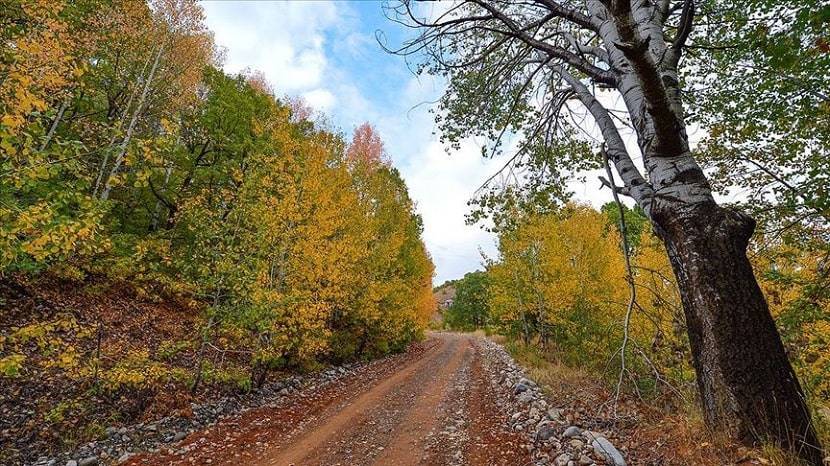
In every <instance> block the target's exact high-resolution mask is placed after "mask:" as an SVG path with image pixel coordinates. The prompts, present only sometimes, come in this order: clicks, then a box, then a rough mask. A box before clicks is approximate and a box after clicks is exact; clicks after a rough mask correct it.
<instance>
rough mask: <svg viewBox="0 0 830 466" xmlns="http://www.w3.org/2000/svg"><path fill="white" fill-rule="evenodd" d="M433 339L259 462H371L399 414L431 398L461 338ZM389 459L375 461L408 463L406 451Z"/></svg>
mask: <svg viewBox="0 0 830 466" xmlns="http://www.w3.org/2000/svg"><path fill="white" fill-rule="evenodd" d="M439 341H440V342H441V343H440V346H439V347H438V348H437V349H436V350H434V351H430V352H429V353H428V354H426V355H425V356H424V357H423V358H422V359H421V360H419V361H418V362H416V363H414V364H411V365H409V366H407V367H405V368H403V369H401V370H399V371H398V372H397V373H396V374H394V375H393V376H392V377H390V378H389V379H386V380H384V381H383V382H381V383H379V384H378V385H376V386H374V387H372V388H371V389H370V390H369V391H368V392H366V393H364V394H363V395H361V396H360V397H359V398H357V399H356V400H355V401H354V402H353V403H351V404H350V405H348V406H346V407H344V408H343V409H342V410H341V411H339V412H338V413H336V414H334V415H333V416H332V417H331V418H329V419H327V420H326V422H325V423H324V424H323V425H320V426H318V427H317V428H315V429H313V430H311V431H307V432H305V433H302V434H300V435H297V436H296V437H295V439H294V440H292V441H291V446H290V447H289V448H288V449H286V450H284V451H278V452H276V453H275V454H274V456H272V457H270V458H267V459H266V460H264V461H263V462H261V463H260V464H262V465H268V466H284V465H292V464H296V465H300V464H302V465H318V464H319V465H323V464H325V465H334V464H348V465H362V464H366V465H368V464H373V462H375V458H377V457H378V456H380V455H385V450H386V449H387V445H388V444H389V443H390V442H391V441H392V439H393V438H394V437H396V436H397V435H398V433H399V430H400V429H401V428H402V427H403V426H405V425H406V422H405V421H404V418H405V417H406V415H407V414H408V413H410V412H411V411H412V409H413V407H414V406H415V405H417V404H418V401H419V400H421V399H422V398H424V396H427V397H428V400H429V403H430V404H434V403H435V401H434V399H433V397H432V396H430V395H429V392H439V393H440V392H441V389H442V386H441V384H442V383H445V382H446V379H448V378H449V377H450V376H451V375H452V374H451V373H452V372H453V371H454V368H456V367H458V365H459V364H460V354H461V353H460V352H459V351H458V346H459V344H460V343H461V342H462V339H460V338H458V337H456V336H441V337H439ZM441 374H444V375H441ZM436 376H438V377H436ZM424 407H425V406H421V408H424ZM433 411H434V409H433ZM402 421H404V422H402ZM416 457H417V455H416ZM392 461H397V460H395V459H394V457H389V462H383V463H380V464H414V463H412V458H411V457H407V459H406V462H405V463H400V462H397V463H396V462H392Z"/></svg>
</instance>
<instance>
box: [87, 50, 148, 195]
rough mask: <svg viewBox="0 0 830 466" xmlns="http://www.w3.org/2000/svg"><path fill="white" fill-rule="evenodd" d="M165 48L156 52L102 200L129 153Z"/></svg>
mask: <svg viewBox="0 0 830 466" xmlns="http://www.w3.org/2000/svg"><path fill="white" fill-rule="evenodd" d="M163 50H164V44H162V45H161V46H159V49H158V52H156V58H155V59H154V60H153V67H152V68H150V74H149V76H147V80H146V81H145V82H144V90H142V91H141V97H140V98H139V100H138V104H137V105H136V108H135V111H134V112H133V117H132V119H131V120H130V125H129V126H128V127H127V134H126V135H125V136H124V140H123V141H121V144H120V145H119V147H118V155H117V156H116V158H115V162H113V166H112V170H110V173H109V175H107V177H106V178H105V179H104V189H103V190H102V191H101V200H102V201H105V200H107V199H108V198H109V194H110V191H111V190H112V184H111V183H110V182H111V181H112V177H114V176H115V175H117V174H118V170H119V169H120V168H121V164H122V163H123V162H124V156H125V154H126V153H127V146H128V145H129V144H130V139H131V138H132V135H133V131H135V126H136V124H137V123H138V118H139V116H141V109H142V107H144V102H145V101H146V100H147V94H148V93H149V91H150V84H151V83H152V82H153V77H154V76H155V74H156V69H158V64H159V60H160V59H161V53H162V51H163Z"/></svg>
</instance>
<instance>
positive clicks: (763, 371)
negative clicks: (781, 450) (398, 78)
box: [387, 0, 822, 464]
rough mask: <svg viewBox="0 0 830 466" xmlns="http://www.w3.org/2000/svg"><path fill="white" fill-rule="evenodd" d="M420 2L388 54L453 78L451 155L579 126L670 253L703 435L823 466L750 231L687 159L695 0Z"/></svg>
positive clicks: (534, 147) (543, 142)
mask: <svg viewBox="0 0 830 466" xmlns="http://www.w3.org/2000/svg"><path fill="white" fill-rule="evenodd" d="M413 3H414V2H412V1H411V0H403V1H401V2H399V3H396V4H395V5H392V6H389V7H388V9H387V12H388V15H389V16H390V17H391V18H392V19H394V20H396V21H399V22H402V23H404V24H406V25H409V26H411V27H413V28H416V29H417V30H418V31H419V34H418V36H417V37H416V38H415V39H413V40H411V41H409V42H407V43H405V44H404V45H403V46H402V47H401V48H400V49H398V50H395V52H397V53H401V54H410V55H411V54H418V55H420V56H423V57H425V59H424V61H423V62H422V64H421V67H420V68H419V70H420V71H422V72H429V73H433V74H441V75H444V76H446V78H447V79H448V81H449V85H448V88H447V91H446V93H445V95H444V97H443V98H442V100H441V104H440V111H439V112H438V113H439V119H438V121H439V123H440V124H441V129H442V130H443V137H444V138H445V139H446V140H447V141H449V142H450V143H451V144H454V145H457V144H459V143H460V141H461V140H462V139H463V138H465V137H467V136H471V135H473V136H483V137H485V138H487V139H488V140H489V141H491V144H489V146H488V148H489V149H490V150H491V151H492V153H497V152H499V151H500V147H501V143H502V140H503V138H504V136H505V135H506V134H508V135H516V136H518V137H519V150H518V151H517V153H516V154H515V155H514V156H513V158H512V159H511V160H513V161H515V160H518V159H519V158H520V157H521V156H523V155H526V154H527V155H530V156H534V155H537V154H540V153H545V150H546V149H547V150H548V151H553V152H555V149H556V147H561V146H562V144H564V143H566V142H567V141H569V140H572V139H573V136H574V134H578V133H576V132H575V128H576V130H579V131H582V132H583V133H585V134H587V136H589V137H593V136H594V134H592V133H595V134H599V138H598V139H599V140H597V141H596V142H595V143H594V147H595V149H598V151H597V152H599V155H597V156H595V157H593V158H592V160H591V161H592V162H593V163H594V164H595V166H597V167H599V166H600V164H602V163H604V159H607V160H609V161H610V162H611V163H612V164H613V166H614V168H615V169H616V174H617V175H618V176H619V178H620V180H621V183H622V186H616V183H614V180H606V181H605V182H604V183H605V184H606V185H607V186H609V187H610V188H611V189H614V190H616V191H618V193H619V194H622V195H626V196H630V197H631V198H633V199H634V201H635V202H636V203H637V205H638V206H640V208H642V209H643V211H644V212H645V214H646V215H647V216H648V218H649V219H650V222H651V224H652V226H653V228H654V229H655V231H656V232H657V234H658V235H659V237H660V238H661V240H662V241H663V242H664V244H665V246H666V250H667V252H668V255H669V259H670V261H671V263H672V268H673V270H674V274H675V276H676V277H677V282H678V286H679V288H680V292H681V298H682V302H683V308H684V313H685V316H686V322H687V328H688V334H689V342H690V345H691V349H692V355H693V363H694V367H695V371H696V373H697V383H698V389H699V393H700V399H701V403H702V407H703V412H704V414H705V418H706V420H707V422H708V424H709V425H710V426H712V427H718V428H721V429H725V430H727V431H728V432H730V433H732V434H733V435H734V436H735V437H737V438H739V439H742V440H744V441H747V442H754V441H762V442H773V443H775V444H779V445H781V446H783V447H785V448H787V449H790V450H792V451H794V452H797V453H798V454H799V455H800V456H801V457H802V458H803V459H805V460H806V461H808V462H810V463H812V464H821V461H822V458H821V448H820V445H819V442H818V440H817V437H816V434H815V430H814V428H813V425H812V422H811V418H810V414H809V411H808V408H807V406H806V403H805V399H804V394H803V392H802V389H801V387H800V384H799V382H798V379H797V378H796V375H795V373H794V372H793V369H792V367H791V365H790V362H789V361H788V359H787V355H786V353H785V351H784V347H783V345H782V343H781V339H780V337H779V335H778V332H777V330H776V327H775V323H774V321H773V319H772V316H771V315H770V312H769V308H768V306H767V303H766V301H765V299H764V296H763V294H762V292H761V289H760V288H759V286H758V283H757V281H756V279H755V276H754V274H753V270H752V267H751V265H750V262H749V260H748V259H747V255H746V249H747V246H748V243H749V239H750V237H751V236H752V233H753V231H754V228H755V221H754V220H753V218H751V217H750V216H748V215H746V214H745V213H743V212H740V211H738V210H735V209H732V208H728V207H724V206H721V205H719V204H718V203H717V202H716V201H715V200H714V197H713V195H712V189H711V186H710V183H709V181H708V180H707V177H706V175H705V174H704V172H703V170H702V169H701V166H700V164H699V163H698V160H697V159H696V157H695V155H693V153H692V151H691V150H690V146H689V139H688V136H687V132H686V123H685V118H686V116H685V112H684V105H683V102H682V99H681V96H682V91H683V83H684V80H683V78H684V77H685V76H682V75H681V71H680V70H681V68H680V67H679V63H680V60H681V58H682V56H683V52H684V50H685V49H686V47H687V40H688V39H689V37H690V34H691V33H692V32H693V30H694V27H695V21H694V19H695V3H694V2H693V0H683V1H679V2H674V1H671V0H657V1H644V0H587V1H586V2H576V1H569V0H529V1H523V2H514V1H507V0H495V1H485V0H464V1H459V2H456V3H454V4H453V5H452V6H451V7H449V8H447V9H446V10H445V11H443V12H442V13H440V14H437V15H429V16H428V17H424V15H423V14H421V13H420V12H419V11H418V10H417V8H414V7H413ZM572 100H576V101H577V102H579V103H580V104H581V107H582V110H576V109H573V107H572V106H571V101H572ZM613 102H618V103H619V106H620V107H621V108H615V107H614V106H612V105H611V103H613ZM585 116H588V117H590V118H591V119H592V120H593V123H594V126H593V127H591V126H589V125H586V124H584V121H585V120H586V118H585ZM623 128H630V130H631V131H633V133H634V135H635V136H636V139H637V146H638V149H639V152H640V153H639V154H631V153H630V152H629V150H628V148H627V147H626V145H625V140H624V138H623V134H624V133H622V131H621V130H622V129H623ZM591 129H594V130H595V131H593V132H592V131H591ZM560 154H561V156H560V157H558V158H556V159H554V160H552V161H551V163H553V164H556V166H557V168H556V171H558V172H560V173H561V172H563V171H566V170H568V169H572V168H576V167H580V166H582V165H584V163H585V160H586V156H585V153H584V152H581V151H574V152H573V153H572V154H568V153H561V152H560ZM636 156H640V157H641V158H642V166H638V164H635V162H634V160H635V158H637V157H636ZM759 381H763V383H759Z"/></svg>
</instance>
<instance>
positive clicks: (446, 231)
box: [202, 0, 610, 285]
mask: <svg viewBox="0 0 830 466" xmlns="http://www.w3.org/2000/svg"><path fill="white" fill-rule="evenodd" d="M202 5H203V7H204V9H205V13H206V15H207V24H208V26H209V28H210V29H211V30H212V31H213V32H214V34H215V41H216V44H217V45H218V46H219V47H222V48H224V49H225V60H224V68H225V71H226V72H229V73H236V72H239V71H243V70H245V69H249V70H258V71H261V72H262V73H264V74H265V76H266V78H267V79H268V81H269V82H270V83H271V84H272V86H273V88H274V90H275V92H276V94H277V95H279V96H281V95H289V96H302V97H303V98H304V99H305V100H306V101H307V102H308V104H310V106H312V107H313V108H315V109H316V110H317V111H319V112H322V113H323V114H325V115H326V116H327V118H328V120H329V121H330V123H331V124H333V125H334V126H335V127H336V128H339V129H340V130H341V131H342V132H343V133H344V134H346V135H347V136H348V137H350V136H351V133H352V131H353V130H354V128H355V127H357V126H359V125H360V124H362V123H363V122H367V121H368V122H369V123H371V124H372V125H373V126H374V127H375V128H376V129H377V130H378V132H379V134H380V136H381V138H382V139H383V140H384V143H385V146H386V150H387V152H388V154H389V156H390V158H391V160H392V163H393V165H394V166H396V167H397V168H398V169H399V170H400V172H401V174H402V176H403V178H404V180H405V181H406V184H407V186H408V187H409V192H410V195H411V197H412V198H413V199H414V200H415V203H416V209H417V211H418V213H419V214H420V215H421V216H422V217H423V220H424V233H423V239H424V242H425V243H426V246H427V249H428V250H429V252H430V254H431V256H432V259H433V262H434V263H435V266H436V276H435V278H434V283H435V284H436V285H437V284H440V283H443V282H444V281H446V280H450V279H456V278H460V277H462V276H463V275H464V274H465V273H467V272H471V271H473V270H476V269H480V268H482V265H481V264H482V254H485V255H487V256H488V257H496V256H497V249H496V240H495V238H494V236H493V235H491V234H489V233H487V232H485V231H484V230H482V229H481V228H480V226H477V225H467V224H466V223H465V214H466V213H467V212H468V210H469V208H468V206H467V201H468V200H469V199H470V198H471V197H473V195H474V193H475V190H476V189H477V188H478V187H479V186H480V185H481V184H482V183H483V182H484V181H485V180H487V178H488V177H490V176H491V175H492V174H494V173H496V172H497V171H498V169H499V168H500V167H501V166H502V165H503V164H504V159H499V158H496V159H485V158H483V157H482V156H481V152H480V149H479V147H480V145H481V144H480V143H481V141H479V142H478V143H477V142H476V141H474V140H469V141H465V142H464V143H463V144H462V146H461V148H460V149H459V150H452V151H448V150H447V148H446V147H444V146H443V145H442V144H441V142H440V141H439V138H438V135H437V134H435V133H436V132H437V128H436V125H435V123H434V120H433V115H432V114H431V113H430V112H429V110H430V109H431V108H433V107H434V104H433V103H434V102H435V101H436V100H437V99H438V98H439V97H440V96H441V93H442V91H443V89H444V86H445V83H444V82H443V81H441V80H440V79H437V78H433V77H429V76H415V75H414V74H413V73H412V72H411V71H410V70H409V68H408V67H407V64H406V61H405V60H404V58H402V57H399V56H395V55H390V54H388V53H386V52H385V51H384V50H383V49H382V48H381V47H380V45H379V44H378V42H377V39H376V33H382V34H383V37H385V39H386V40H387V41H388V43H389V44H390V45H396V44H397V45H399V44H401V43H402V41H403V40H405V39H406V38H411V37H412V36H413V35H414V34H415V31H412V30H408V29H406V28H404V27H402V26H400V25H397V24H395V23H393V22H391V21H389V20H387V19H386V18H385V17H384V15H383V11H382V8H381V6H382V3H381V2H380V1H373V0H364V1H355V2H347V1H325V0H318V1H303V0H289V1H286V2H281V1H275V2H266V1H252V2H242V1H240V2H236V1H203V2H202ZM427 8H435V6H427ZM438 8H440V6H438ZM599 186H600V185H599V182H598V181H597V180H596V176H589V177H588V182H587V183H585V184H579V183H573V184H572V185H571V186H570V187H571V189H572V191H573V192H574V197H575V198H576V199H579V200H584V201H588V202H591V203H592V204H594V205H599V204H602V203H603V202H605V201H607V200H610V193H609V192H608V191H607V190H604V191H602V192H600V191H599Z"/></svg>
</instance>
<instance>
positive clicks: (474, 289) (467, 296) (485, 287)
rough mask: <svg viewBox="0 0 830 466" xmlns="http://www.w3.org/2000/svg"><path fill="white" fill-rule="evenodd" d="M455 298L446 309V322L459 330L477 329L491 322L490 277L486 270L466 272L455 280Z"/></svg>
mask: <svg viewBox="0 0 830 466" xmlns="http://www.w3.org/2000/svg"><path fill="white" fill-rule="evenodd" d="M454 286H455V298H453V301H452V304H451V305H450V306H449V307H448V308H447V310H446V311H444V322H446V324H447V325H448V326H449V327H450V328H452V329H459V330H477V329H481V328H485V327H487V325H489V323H490V304H489V300H490V296H489V277H488V275H487V273H486V272H482V271H475V272H469V273H466V274H464V277H463V278H461V279H460V280H456V281H455V285H454Z"/></svg>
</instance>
